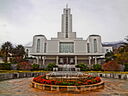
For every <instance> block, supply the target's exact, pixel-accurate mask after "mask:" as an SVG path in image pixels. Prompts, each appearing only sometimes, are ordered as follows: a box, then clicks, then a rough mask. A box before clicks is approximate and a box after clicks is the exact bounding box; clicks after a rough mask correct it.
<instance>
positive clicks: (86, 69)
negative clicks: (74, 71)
mask: <svg viewBox="0 0 128 96" xmlns="http://www.w3.org/2000/svg"><path fill="white" fill-rule="evenodd" d="M76 67H77V68H80V71H88V70H89V68H88V67H87V65H86V64H84V63H80V64H78V65H76Z"/></svg>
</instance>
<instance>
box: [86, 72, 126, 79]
mask: <svg viewBox="0 0 128 96" xmlns="http://www.w3.org/2000/svg"><path fill="white" fill-rule="evenodd" d="M88 74H89V75H93V76H99V77H104V78H115V79H124V80H128V74H121V73H88Z"/></svg>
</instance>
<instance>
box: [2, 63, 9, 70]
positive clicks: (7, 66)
mask: <svg viewBox="0 0 128 96" xmlns="http://www.w3.org/2000/svg"><path fill="white" fill-rule="evenodd" d="M0 70H11V64H10V63H0Z"/></svg>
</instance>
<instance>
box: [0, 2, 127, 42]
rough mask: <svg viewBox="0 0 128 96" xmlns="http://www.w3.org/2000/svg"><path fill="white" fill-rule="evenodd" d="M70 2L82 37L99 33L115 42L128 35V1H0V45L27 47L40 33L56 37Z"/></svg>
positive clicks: (78, 31)
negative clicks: (62, 15)
mask: <svg viewBox="0 0 128 96" xmlns="http://www.w3.org/2000/svg"><path fill="white" fill-rule="evenodd" d="M66 3H68V5H69V7H70V8H71V11H72V15H73V31H74V32H77V36H78V37H83V38H84V39H87V37H88V36H89V35H91V34H99V35H101V37H102V42H112V41H119V40H123V39H124V38H125V36H127V35H128V0H0V44H2V43H3V42H5V41H10V42H12V43H13V44H23V45H25V44H27V43H29V42H31V41H32V38H33V36H34V35H37V34H43V35H45V36H46V38H47V39H50V38H51V37H56V36H57V32H59V31H60V30H61V14H62V11H63V8H64V7H65V6H66Z"/></svg>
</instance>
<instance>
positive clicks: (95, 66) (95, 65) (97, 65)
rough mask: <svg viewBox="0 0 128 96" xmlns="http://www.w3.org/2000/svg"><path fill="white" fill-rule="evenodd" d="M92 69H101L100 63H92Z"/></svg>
mask: <svg viewBox="0 0 128 96" xmlns="http://www.w3.org/2000/svg"><path fill="white" fill-rule="evenodd" d="M93 70H94V71H100V70H101V64H94V65H93Z"/></svg>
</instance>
